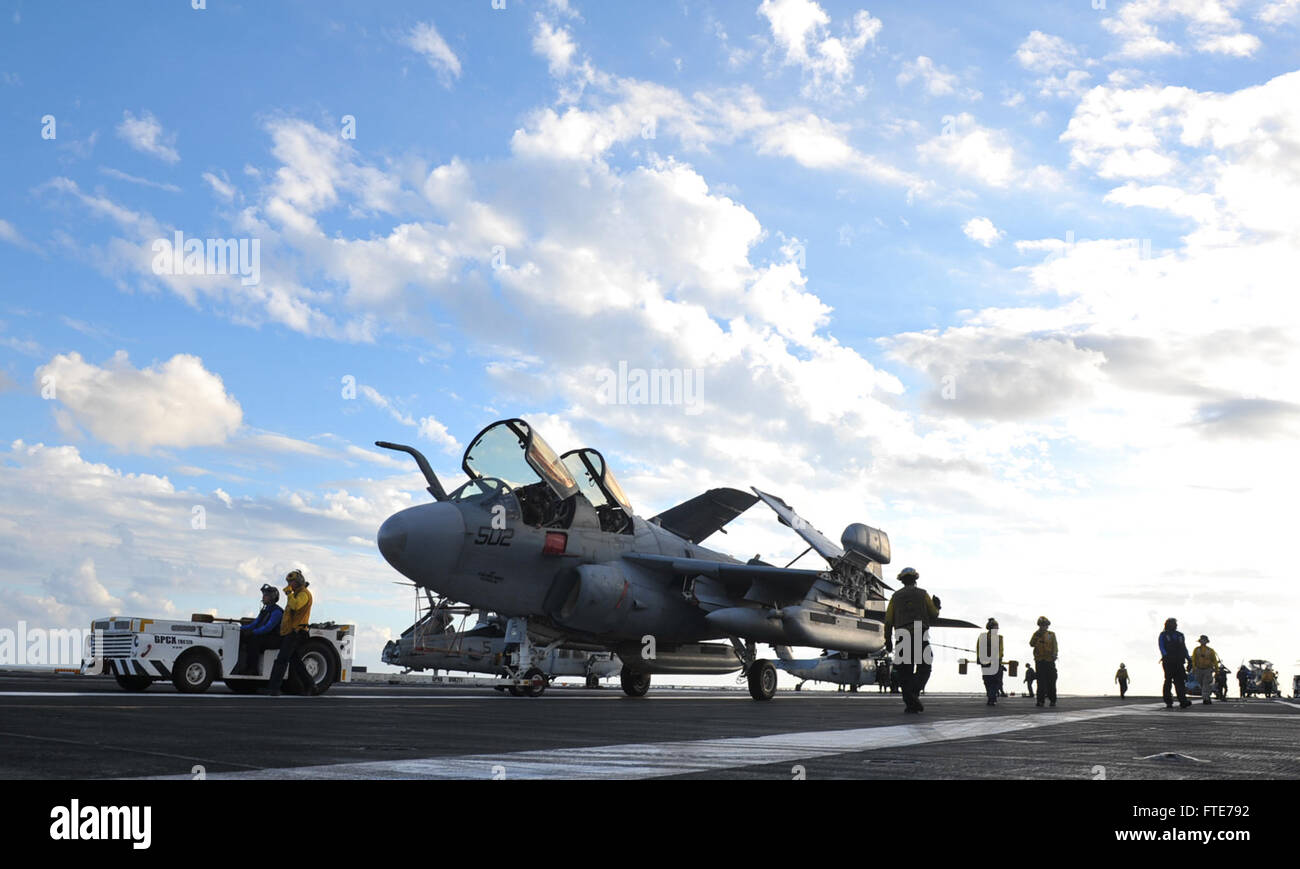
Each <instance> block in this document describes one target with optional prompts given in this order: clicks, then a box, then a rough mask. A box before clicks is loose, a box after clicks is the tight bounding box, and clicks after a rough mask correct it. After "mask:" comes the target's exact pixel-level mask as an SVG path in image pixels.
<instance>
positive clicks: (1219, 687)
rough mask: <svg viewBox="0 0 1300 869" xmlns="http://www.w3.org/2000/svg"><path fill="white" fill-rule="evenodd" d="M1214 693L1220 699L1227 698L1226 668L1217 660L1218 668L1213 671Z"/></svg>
mask: <svg viewBox="0 0 1300 869" xmlns="http://www.w3.org/2000/svg"><path fill="white" fill-rule="evenodd" d="M1214 694H1215V696H1216V697H1218V698H1219V699H1220V700H1227V699H1228V668H1227V667H1225V666H1223V662H1222V661H1220V662H1219V669H1218V670H1216V671H1215V673H1214Z"/></svg>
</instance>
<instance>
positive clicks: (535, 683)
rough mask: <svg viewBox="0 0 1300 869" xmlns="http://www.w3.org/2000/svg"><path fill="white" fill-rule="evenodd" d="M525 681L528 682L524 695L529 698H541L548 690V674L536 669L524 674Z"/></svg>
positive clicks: (530, 669) (533, 668)
mask: <svg viewBox="0 0 1300 869" xmlns="http://www.w3.org/2000/svg"><path fill="white" fill-rule="evenodd" d="M524 679H525V680H527V682H528V684H527V685H525V686H524V688H523V691H524V693H525V694H527V695H528V696H529V697H541V696H542V692H543V691H545V690H546V685H547V679H546V674H545V673H543V672H542V671H541V670H539V669H537V668H536V667H531V668H529V670H528V672H527V673H525V674H524Z"/></svg>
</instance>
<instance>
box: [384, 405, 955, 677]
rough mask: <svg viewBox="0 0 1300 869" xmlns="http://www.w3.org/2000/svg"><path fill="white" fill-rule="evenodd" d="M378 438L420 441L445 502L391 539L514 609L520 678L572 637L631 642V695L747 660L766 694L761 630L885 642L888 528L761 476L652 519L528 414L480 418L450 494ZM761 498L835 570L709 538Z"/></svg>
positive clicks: (493, 604) (407, 558)
mask: <svg viewBox="0 0 1300 869" xmlns="http://www.w3.org/2000/svg"><path fill="white" fill-rule="evenodd" d="M376 445H377V446H380V447H384V448H387V449H393V450H400V451H402V452H405V453H409V454H410V455H411V456H412V457H413V458H414V459H415V461H416V463H417V464H418V465H419V467H420V470H421V472H422V473H423V474H424V477H425V479H426V481H427V482H428V484H429V485H428V491H429V493H430V494H431V495H432V496H433V498H434V501H435V503H432V504H422V505H419V506H416V507H410V508H408V509H406V510H402V511H401V512H399V513H396V514H394V515H392V516H390V517H389V518H388V519H387V520H385V521H384V523H383V525H382V526H381V527H380V529H379V538H378V543H379V551H380V552H381V553H382V554H383V556H384V558H385V559H386V560H387V561H388V563H389V564H391V565H392V566H393V567H394V568H395V569H396V570H398V571H399V572H400V573H402V574H403V575H404V576H406V577H407V578H409V579H410V580H412V581H413V582H414V583H415V584H416V585H417V586H419V587H422V588H427V589H431V590H432V591H434V592H436V593H438V594H440V595H443V596H445V597H447V598H448V599H451V600H456V601H461V602H463V603H465V604H468V605H469V606H471V607H473V608H475V609H480V610H488V611H491V612H495V613H499V614H501V615H502V616H503V617H505V619H506V627H505V639H506V643H507V645H506V648H507V650H508V652H509V654H510V656H511V658H510V659H511V665H512V666H511V669H512V672H514V673H515V674H516V677H515V678H516V679H517V680H518V684H521V685H527V684H531V683H535V682H536V680H537V679H539V678H545V676H544V673H543V671H542V670H541V669H540V667H539V666H538V664H537V662H538V661H539V660H540V659H542V658H544V657H545V656H546V655H547V654H549V652H550V651H551V650H552V649H554V648H559V647H561V646H563V647H566V648H570V649H582V650H590V651H611V652H614V653H615V654H617V655H618V656H619V658H621V659H622V661H623V669H622V674H621V680H622V687H623V690H624V692H625V693H627V694H628V695H629V696H633V697H640V696H643V695H644V694H645V693H646V692H647V691H648V690H649V687H650V677H651V675H652V674H661V673H662V674H685V673H689V674H716V673H730V672H734V671H735V670H737V669H740V670H742V671H743V672H744V674H745V676H746V677H747V679H748V682H749V691H750V694H751V695H752V696H753V697H754V699H756V700H770V699H771V698H772V697H773V695H774V694H775V693H776V684H777V671H776V667H775V666H773V664H772V662H771V661H767V660H763V659H760V658H758V656H757V652H756V648H757V643H769V644H772V645H797V646H812V647H816V648H832V649H838V650H841V651H843V652H845V653H848V654H853V655H862V656H870V655H872V654H874V653H876V652H879V651H880V650H881V649H882V648H883V647H884V644H885V630H884V613H885V607H886V600H885V596H884V593H883V591H884V589H886V588H887V586H886V585H885V584H884V582H883V581H882V579H881V565H882V564H887V563H889V557H890V552H889V537H888V536H887V535H886V534H885V533H884V532H883V531H879V530H877V529H874V528H869V527H867V526H866V525H862V524H858V523H854V524H851V525H849V526H848V527H847V528H845V529H844V533H843V535H842V536H841V538H840V542H841V544H842V546H837V545H836V544H834V543H832V542H831V541H830V540H828V539H827V538H826V537H824V536H823V535H822V534H821V533H820V532H819V531H817V529H815V528H813V527H812V526H811V525H810V524H808V523H807V522H806V521H804V520H803V519H801V518H800V517H799V516H798V515H797V514H796V513H795V512H794V510H793V509H792V508H791V507H790V506H789V505H788V504H786V503H785V502H784V501H782V500H781V499H780V498H777V497H775V496H773V495H769V494H767V493H766V492H761V491H759V490H758V489H754V490H753V492H754V494H753V495H750V494H748V493H745V492H741V491H739V490H736V489H726V488H720V489H711V490H709V491H708V492H705V493H704V494H702V495H697V496H696V497H694V498H692V499H690V500H689V501H686V502H684V503H682V504H679V505H677V506H676V507H673V508H671V509H669V510H666V511H664V512H663V513H660V514H659V515H657V516H654V517H652V518H651V519H648V520H647V519H642V518H641V517H639V516H637V515H635V514H634V512H633V510H632V505H631V504H630V503H629V501H628V498H627V496H626V495H625V494H624V493H623V490H622V488H621V487H620V486H619V484H618V482H617V481H616V479H615V477H614V474H613V472H612V471H611V470H610V468H609V466H608V464H607V463H606V461H605V458H604V457H603V456H602V455H601V454H600V453H599V452H597V451H596V450H594V449H588V448H584V449H578V450H573V451H571V452H568V453H565V454H564V455H563V456H558V455H556V453H555V451H554V450H552V449H551V447H550V446H549V445H548V444H547V443H546V441H545V440H543V439H542V437H541V436H540V435H539V434H538V433H537V432H536V431H534V430H533V428H532V427H531V426H530V425H529V424H528V423H527V422H525V421H524V420H522V419H507V420H502V421H500V422H495V423H493V424H492V425H489V426H488V427H487V428H485V429H483V430H482V431H481V432H479V434H478V435H477V436H476V437H475V438H474V439H473V440H472V441H471V442H470V445H469V447H468V448H467V449H466V450H465V455H464V458H463V460H462V461H461V468H462V469H463V470H464V472H465V474H466V476H468V477H469V481H468V482H466V483H465V484H464V485H462V486H460V487H459V488H457V489H456V490H455V491H453V492H451V493H450V494H449V493H447V492H446V491H445V490H444V489H443V487H442V484H441V483H440V482H439V481H438V478H437V476H436V475H435V474H434V473H433V470H432V468H430V467H429V463H428V461H427V460H426V459H425V458H424V456H423V455H421V453H420V452H419V451H418V450H416V449H415V448H413V447H409V446H405V445H402V444H392V443H388V442H385V441H379V442H377V443H376ZM759 500H761V501H763V503H765V504H766V505H767V506H768V507H770V508H771V509H772V510H773V511H774V512H775V513H776V514H777V518H778V519H779V520H780V521H781V523H782V524H784V525H787V526H789V527H790V528H792V529H793V530H794V531H795V532H796V533H798V534H799V535H800V536H801V537H802V538H803V539H804V541H805V542H807V544H808V549H806V550H804V552H805V553H807V552H808V551H809V550H815V551H816V552H817V553H818V554H819V555H820V556H822V558H824V559H825V560H826V563H827V567H826V569H824V570H805V569H799V568H793V567H790V566H789V565H786V566H785V567H778V566H774V565H771V564H767V563H765V562H763V561H760V560H759V559H758V558H753V559H750V560H749V561H747V562H741V561H737V560H736V559H734V558H731V557H730V556H728V555H725V554H723V553H720V552H715V551H712V550H710V549H706V548H704V547H703V546H701V545H700V542H701V541H702V540H704V539H706V538H708V537H709V536H710V535H712V534H713V533H714V532H716V531H720V530H722V529H723V526H725V525H726V524H727V523H728V522H730V521H731V520H732V519H734V518H735V517H736V516H738V515H740V514H741V513H743V512H744V511H745V510H747V509H749V507H751V506H752V505H753V504H755V503H757V502H758V501H759ZM800 557H802V555H801V556H800ZM796 560H797V559H796ZM791 564H793V562H791ZM962 624H965V623H962ZM710 640H725V641H727V642H725V643H723V642H708V641H710Z"/></svg>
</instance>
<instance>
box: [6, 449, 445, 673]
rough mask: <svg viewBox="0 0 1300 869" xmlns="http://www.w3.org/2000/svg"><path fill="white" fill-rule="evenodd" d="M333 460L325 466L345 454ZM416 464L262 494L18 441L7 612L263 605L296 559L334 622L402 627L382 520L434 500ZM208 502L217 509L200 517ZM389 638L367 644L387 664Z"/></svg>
mask: <svg viewBox="0 0 1300 869" xmlns="http://www.w3.org/2000/svg"><path fill="white" fill-rule="evenodd" d="M326 467H328V468H329V469H330V470H329V471H324V470H322V474H321V476H322V477H325V476H333V471H334V469H337V467H338V465H337V463H335V462H334V461H333V460H330V461H329V463H328V465H323V466H322V469H324V468H326ZM403 469H404V470H405V471H406V472H405V473H403V474H402V475H400V476H396V477H390V478H387V479H381V480H367V479H361V480H346V481H342V482H341V483H336V484H334V486H333V487H332V488H330V489H325V490H321V491H292V490H290V491H284V492H282V493H281V495H279V496H277V497H254V496H249V495H246V494H241V493H239V492H227V491H225V489H217V490H215V491H213V492H211V493H203V492H199V491H196V490H194V489H178V488H177V487H175V486H173V485H172V483H171V482H170V481H169V480H168V479H167V478H166V477H163V476H157V475H153V474H130V473H124V472H122V471H121V470H118V469H116V468H113V467H110V466H108V465H105V464H100V463H95V462H90V461H87V460H86V459H85V458H83V457H82V456H81V455H80V453H79V452H78V450H77V449H76V448H75V447H71V446H46V445H43V444H28V443H24V442H23V441H16V442H14V443H13V444H11V445H9V447H8V448H7V449H6V450H5V451H4V452H3V459H0V552H3V553H4V557H3V558H0V623H3V624H14V623H15V622H16V621H17V620H18V619H26V620H27V621H28V622H29V624H31V625H33V626H35V625H40V626H42V627H77V628H84V627H85V626H86V625H87V624H88V623H89V621H90V620H91V619H92V618H96V617H102V616H105V615H109V614H114V613H115V614H122V615H138V616H159V615H163V616H165V615H169V614H172V613H174V612H183V613H190V612H205V611H213V610H215V611H217V612H219V613H220V614H222V615H227V616H237V615H241V614H252V613H254V612H256V611H257V607H258V606H259V604H258V603H257V597H258V588H259V586H260V585H261V584H262V583H264V582H272V583H277V582H278V581H279V580H280V578H282V577H283V576H284V575H285V573H286V572H287V571H288V570H289V569H290V568H293V567H297V568H300V569H303V570H305V572H306V573H307V575H308V577H309V578H310V579H311V582H312V591H313V592H314V593H315V594H316V609H315V610H313V612H314V613H317V614H318V615H319V617H320V618H321V619H322V620H327V619H333V620H335V621H337V622H339V623H350V622H351V623H362V622H375V623H386V624H388V625H389V626H394V627H397V628H399V629H400V627H402V626H404V625H405V623H406V622H405V621H399V620H401V619H405V616H406V613H407V612H408V611H409V604H410V600H409V596H408V595H409V592H407V591H403V590H400V589H399V588H398V587H397V586H396V585H394V584H393V583H392V582H391V580H392V578H393V575H392V572H391V571H390V570H389V569H388V568H387V567H386V566H385V565H383V564H382V562H381V560H380V559H379V558H378V557H377V555H376V553H375V550H374V545H375V544H374V532H375V528H377V527H378V525H379V523H380V522H382V521H383V519H384V518H385V517H387V516H388V515H391V514H392V513H394V512H397V511H398V510H401V509H404V508H405V507H409V506H411V505H412V504H414V503H416V502H417V500H418V501H424V500H426V499H427V496H426V495H424V494H423V492H422V487H423V485H424V483H423V482H422V479H421V477H420V475H419V473H417V472H415V470H414V467H413V466H411V463H409V462H406V463H403ZM439 471H440V473H447V471H446V470H445V469H439ZM446 479H448V481H449V482H451V481H452V480H453V479H454V475H448V477H446ZM413 493H416V494H413ZM196 506H202V507H203V508H204V510H205V511H206V524H205V526H204V527H201V528H196V527H194V526H193V524H192V519H193V517H194V516H195V512H194V508H195V507H196ZM353 541H355V542H353ZM381 647H382V644H379V645H375V644H363V645H362V646H361V647H359V649H358V663H370V664H372V665H373V664H377V663H378V659H379V651H380V648H381Z"/></svg>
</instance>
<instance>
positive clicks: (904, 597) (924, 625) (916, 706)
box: [885, 567, 939, 713]
mask: <svg viewBox="0 0 1300 869" xmlns="http://www.w3.org/2000/svg"><path fill="white" fill-rule="evenodd" d="M920 576H921V575H920V574H919V573H917V572H916V569H915V568H911V567H904V568H903V569H902V570H901V571H899V574H898V581H899V582H901V583H902V584H903V587H902V588H900V589H899V590H898V591H896V592H894V596H893V597H891V598H890V599H889V607H888V608H887V609H886V610H885V637H886V638H887V642H888V646H887V648H890V649H892V648H893V645H894V639H893V636H894V634H893V632H894V629H895V626H897V629H898V642H899V644H900V647H899V649H898V651H896V652H895V653H894V670H895V671H897V672H898V674H899V684H900V687H901V688H902V689H903V706H904V708H903V711H904V712H911V713H916V712H921V711H923V710H924V709H925V707H924V706H923V705H921V692H922V691H923V690H925V683H926V682H928V681H930V638H929V635H928V631H929V628H930V625H931V623H932V622H933V621H934V620H935V619H937V618H938V617H939V604H938V602H937V601H935V600H934V599H932V598H931V597H930V595H928V594H926V592H925V589H923V588H921V587H919V586H918V585H917V584H916V581H917V579H919V578H920Z"/></svg>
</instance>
